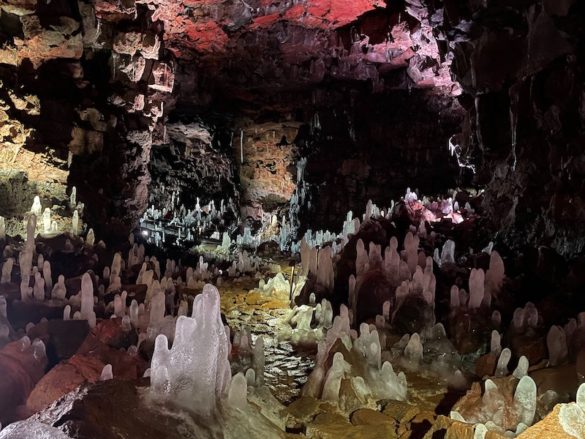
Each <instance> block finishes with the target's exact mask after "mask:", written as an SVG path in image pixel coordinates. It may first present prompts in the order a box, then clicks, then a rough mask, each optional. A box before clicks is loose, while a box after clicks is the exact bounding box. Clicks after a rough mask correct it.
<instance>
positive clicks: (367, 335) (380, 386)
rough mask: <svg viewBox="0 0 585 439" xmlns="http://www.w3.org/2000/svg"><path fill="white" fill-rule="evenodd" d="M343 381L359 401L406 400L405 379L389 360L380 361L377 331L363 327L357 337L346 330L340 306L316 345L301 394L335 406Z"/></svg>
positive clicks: (344, 310)
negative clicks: (322, 337) (307, 377)
mask: <svg viewBox="0 0 585 439" xmlns="http://www.w3.org/2000/svg"><path fill="white" fill-rule="evenodd" d="M344 380H346V381H348V382H349V384H350V387H351V389H352V392H353V394H354V395H355V396H356V397H357V398H358V399H359V400H363V401H367V400H369V399H375V400H379V399H396V400H404V399H406V393H407V384H406V377H405V376H404V373H402V372H401V373H398V374H396V373H395V372H394V369H393V367H392V364H391V363H390V362H389V361H382V346H381V340H380V335H379V334H378V331H377V330H376V329H375V327H374V328H370V327H369V325H367V324H363V325H362V326H360V334H359V336H358V334H357V332H356V331H355V330H351V329H350V323H349V314H348V310H347V308H346V307H344V306H342V309H341V314H340V315H339V316H336V317H335V319H334V320H333V324H332V326H331V328H330V329H329V330H328V331H327V334H326V336H325V338H324V339H323V340H321V341H320V342H319V344H318V353H317V358H316V362H315V368H314V370H313V372H311V375H310V376H309V379H308V380H307V384H306V385H305V387H304V388H303V395H304V396H312V397H315V398H321V399H324V400H327V401H331V402H336V403H339V402H340V399H343V398H342V395H341V392H342V381H344Z"/></svg>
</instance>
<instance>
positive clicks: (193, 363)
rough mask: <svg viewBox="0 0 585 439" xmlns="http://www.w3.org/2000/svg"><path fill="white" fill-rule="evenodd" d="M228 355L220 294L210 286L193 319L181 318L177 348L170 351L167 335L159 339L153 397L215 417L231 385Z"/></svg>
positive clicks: (153, 369) (153, 367)
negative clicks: (215, 411)
mask: <svg viewBox="0 0 585 439" xmlns="http://www.w3.org/2000/svg"><path fill="white" fill-rule="evenodd" d="M228 353H229V340H228V338H227V335H226V332H225V329H224V326H223V323H222V321H221V315H220V309H219V293H218V291H217V289H216V288H215V287H214V286H212V285H210V284H207V285H205V287H204V288H203V292H202V293H201V294H200V295H198V296H197V297H196V298H195V301H194V303H193V313H192V317H187V316H180V317H179V318H178V319H177V326H176V330H175V339H174V342H173V346H172V347H171V348H170V349H169V347H168V340H167V338H166V336H164V335H159V336H158V337H157V338H156V341H155V349H154V354H153V358H152V365H151V372H150V379H151V395H152V397H153V398H155V399H157V400H163V401H169V400H171V401H173V402H174V403H176V404H178V405H180V406H182V407H184V408H186V409H188V410H191V411H193V412H195V413H198V414H201V415H205V416H207V415H211V414H212V413H213V411H214V410H215V409H216V407H217V403H218V401H219V400H220V399H221V398H223V397H224V396H225V395H226V392H227V390H228V386H229V384H230V378H231V372H230V364H229V361H228Z"/></svg>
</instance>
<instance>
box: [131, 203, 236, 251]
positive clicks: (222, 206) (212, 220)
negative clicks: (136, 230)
mask: <svg viewBox="0 0 585 439" xmlns="http://www.w3.org/2000/svg"><path fill="white" fill-rule="evenodd" d="M179 198H180V194H179V193H178V192H173V193H172V194H171V200H170V205H169V206H163V207H162V208H161V209H157V208H156V207H155V206H150V208H148V209H147V210H146V211H145V212H144V215H143V216H142V218H141V219H140V227H141V228H142V230H143V231H144V233H145V235H146V236H147V240H148V242H150V243H153V244H155V245H157V246H161V245H164V243H165V242H166V241H167V235H168V236H169V237H172V239H171V241H172V242H173V243H175V244H177V245H181V244H182V243H183V241H185V240H186V241H193V240H194V239H195V237H196V236H213V237H215V238H217V239H219V232H218V231H217V229H218V226H222V227H223V226H225V224H224V216H225V215H226V213H228V211H232V212H235V211H236V210H235V207H234V203H233V201H232V200H231V199H229V200H228V202H227V203H226V202H225V201H224V200H221V201H220V203H219V208H217V207H216V206H215V201H213V200H211V201H210V202H209V203H208V204H206V205H204V206H201V204H200V200H199V198H197V202H196V204H195V207H193V209H188V208H186V207H185V205H184V204H181V205H179V202H180V201H179ZM224 242H225V241H224Z"/></svg>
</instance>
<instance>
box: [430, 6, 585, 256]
mask: <svg viewBox="0 0 585 439" xmlns="http://www.w3.org/2000/svg"><path fill="white" fill-rule="evenodd" d="M428 4H429V6H428V9H425V10H424V11H423V12H421V13H422V14H423V15H428V14H429V13H430V14H434V15H436V14H440V15H441V16H442V17H443V20H442V22H441V23H437V27H436V29H437V31H440V32H441V33H442V34H443V36H444V40H445V45H446V46H448V47H449V51H450V52H451V53H452V54H453V63H452V72H453V75H454V78H455V79H456V80H457V81H458V82H459V83H460V84H461V86H462V88H463V89H464V95H463V97H462V102H463V103H464V106H465V108H466V110H467V117H466V121H465V123H464V129H463V132H462V135H461V136H459V137H458V139H455V143H457V146H456V149H457V150H458V152H459V154H460V160H461V161H462V162H463V163H464V164H465V165H469V166H474V167H475V170H476V182H477V183H478V184H482V185H486V192H485V201H484V208H485V210H486V213H487V214H488V216H489V217H490V218H491V220H492V222H493V224H494V228H495V229H496V230H498V231H499V235H500V241H501V242H502V243H506V244H508V245H510V246H511V247H516V248H518V247H523V246H525V245H547V246H550V247H552V248H553V249H555V250H556V251H558V252H559V253H560V254H563V255H565V256H575V255H577V254H579V253H582V252H583V249H584V247H585V239H584V238H583V237H584V236H585V221H584V220H585V198H584V196H585V186H584V181H585V180H584V178H583V177H584V172H585V76H584V73H585V71H584V66H585V45H584V41H585V39H584V37H585V33H584V32H585V5H584V4H583V2H579V1H574V0H561V1H557V0H544V1H540V0H539V1H511V2H499V1H490V2H476V1H450V0H449V1H444V2H428Z"/></svg>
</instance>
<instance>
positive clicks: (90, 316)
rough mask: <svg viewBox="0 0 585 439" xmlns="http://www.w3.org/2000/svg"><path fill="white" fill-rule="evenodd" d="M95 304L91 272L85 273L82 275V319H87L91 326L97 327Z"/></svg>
mask: <svg viewBox="0 0 585 439" xmlns="http://www.w3.org/2000/svg"><path fill="white" fill-rule="evenodd" d="M93 305H94V301H93V281H92V280H91V276H90V275H89V273H85V274H84V275H83V276H82V277H81V319H82V320H87V322H88V324H89V326H90V328H93V327H95V323H96V316H95V312H94V310H93Z"/></svg>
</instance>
